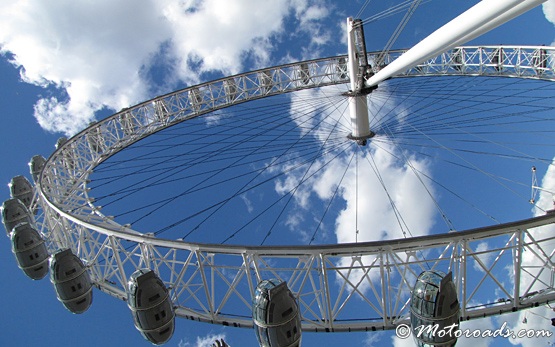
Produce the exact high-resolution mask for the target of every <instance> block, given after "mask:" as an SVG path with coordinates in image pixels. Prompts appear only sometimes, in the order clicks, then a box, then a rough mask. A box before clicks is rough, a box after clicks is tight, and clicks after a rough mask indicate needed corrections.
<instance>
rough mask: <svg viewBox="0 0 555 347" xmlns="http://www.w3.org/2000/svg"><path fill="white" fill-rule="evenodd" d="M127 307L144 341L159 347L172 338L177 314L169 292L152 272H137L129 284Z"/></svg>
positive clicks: (146, 270)
mask: <svg viewBox="0 0 555 347" xmlns="http://www.w3.org/2000/svg"><path fill="white" fill-rule="evenodd" d="M127 305H128V306H129V308H130V309H131V312H132V313H133V320H134V322H135V327H136V328H137V330H139V332H140V333H141V334H142V335H143V337H144V338H145V339H147V340H148V341H150V342H152V343H153V344H156V345H161V344H163V343H166V342H167V341H168V340H169V339H170V338H171V337H172V335H173V331H174V327H175V313H174V311H173V304H172V301H171V299H170V295H169V292H168V289H167V288H166V286H165V285H164V283H163V282H162V280H161V279H160V278H159V277H158V276H157V275H156V274H155V273H154V271H152V270H149V269H139V270H137V271H135V272H134V273H133V274H132V275H131V278H130V279H129V282H128V284H127Z"/></svg>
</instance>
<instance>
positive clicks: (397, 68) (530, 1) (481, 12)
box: [366, 0, 546, 87]
mask: <svg viewBox="0 0 555 347" xmlns="http://www.w3.org/2000/svg"><path fill="white" fill-rule="evenodd" d="M545 1H546V0H503V1H499V0H482V1H480V2H479V3H478V4H476V5H475V6H473V7H472V8H470V9H469V10H467V11H466V12H464V13H463V14H461V15H460V16H458V17H457V18H455V19H453V20H452V21H450V22H449V23H447V24H445V25H444V26H442V27H441V28H439V29H438V30H436V31H435V32H433V33H432V34H431V35H429V36H428V37H426V38H425V39H424V40H422V41H420V42H419V43H418V44H416V45H415V46H414V47H412V48H411V49H410V50H408V51H407V52H406V53H405V54H403V55H402V56H401V57H399V58H398V59H396V60H395V61H393V62H392V63H391V64H389V65H388V66H386V67H385V68H383V69H382V70H380V71H379V72H377V73H376V74H375V75H374V76H372V77H370V78H369V79H368V80H367V81H366V85H367V86H368V87H373V86H376V85H378V84H379V83H380V82H382V81H384V80H386V79H388V78H390V77H392V76H395V75H397V74H399V73H402V72H404V71H406V70H408V69H411V68H413V67H414V66H416V65H418V64H420V63H421V62H423V61H425V60H427V59H430V58H432V57H435V56H437V55H439V54H441V53H443V52H446V51H448V50H450V49H452V48H453V47H456V46H458V45H460V44H463V43H465V42H468V41H470V40H472V39H473V38H475V37H478V36H479V35H482V34H484V33H485V32H487V31H489V30H491V29H493V28H495V27H497V26H499V25H501V24H503V23H505V22H507V21H508V20H510V19H512V18H514V17H516V16H518V15H520V14H522V13H524V12H526V11H528V10H530V9H532V8H534V7H536V6H538V5H539V4H541V3H543V2H545Z"/></svg>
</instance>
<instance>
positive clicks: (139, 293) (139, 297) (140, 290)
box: [136, 289, 143, 307]
mask: <svg viewBox="0 0 555 347" xmlns="http://www.w3.org/2000/svg"><path fill="white" fill-rule="evenodd" d="M142 293H143V290H142V289H139V290H137V296H136V298H137V307H141V294H142Z"/></svg>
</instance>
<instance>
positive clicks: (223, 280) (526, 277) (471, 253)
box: [34, 46, 555, 331]
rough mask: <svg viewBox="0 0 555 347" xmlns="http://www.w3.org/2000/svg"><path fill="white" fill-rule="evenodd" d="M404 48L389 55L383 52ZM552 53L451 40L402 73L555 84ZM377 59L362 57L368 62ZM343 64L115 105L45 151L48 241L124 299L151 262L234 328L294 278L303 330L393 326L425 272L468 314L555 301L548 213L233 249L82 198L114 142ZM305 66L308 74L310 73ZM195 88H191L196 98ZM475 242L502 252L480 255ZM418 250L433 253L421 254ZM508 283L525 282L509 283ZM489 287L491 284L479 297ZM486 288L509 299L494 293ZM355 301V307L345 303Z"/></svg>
mask: <svg viewBox="0 0 555 347" xmlns="http://www.w3.org/2000/svg"><path fill="white" fill-rule="evenodd" d="M402 53H403V51H392V52H390V54H389V55H388V56H387V57H386V60H387V61H390V60H394V59H395V58H396V57H398V56H399V55H401V54H402ZM539 53H541V54H539ZM554 53H555V48H554V47H500V46H487V47H459V48H457V49H455V50H454V51H451V52H445V53H442V54H441V55H439V56H438V57H434V58H433V59H430V60H428V61H426V62H424V63H422V64H420V65H418V66H416V67H414V68H412V69H409V70H407V71H404V72H403V73H402V75H401V76H400V77H411V76H442V75H463V76H464V75H472V76H474V75H479V76H510V77H520V78H530V79H545V80H550V81H555V71H554V70H553V64H551V63H546V61H549V62H551V61H552V59H553V57H554V55H555V54H554ZM377 54H379V52H376V53H369V57H370V58H373V57H375V56H376V55H377ZM455 57H457V59H455ZM500 57H501V58H500ZM344 65H345V57H333V58H327V59H319V60H312V61H305V62H299V63H295V64H288V65H282V66H278V67H273V68H267V69H264V72H263V74H264V76H266V77H267V78H266V79H264V81H262V80H261V79H260V78H259V76H260V74H261V73H262V71H255V72H252V73H246V74H241V75H237V76H232V77H228V78H226V79H221V80H218V81H213V82H209V83H204V84H201V85H198V86H195V87H192V88H188V89H184V90H180V91H177V92H174V93H171V94H168V95H164V96H161V97H158V98H156V99H154V100H151V101H148V102H145V103H142V104H140V105H137V106H134V107H131V108H129V109H126V110H122V111H121V112H119V113H117V114H115V115H114V116H112V117H109V118H107V119H105V120H103V121H100V122H99V123H97V124H95V125H94V127H90V128H88V129H86V130H84V131H83V132H81V133H79V134H77V135H76V136H74V137H73V138H71V139H70V140H69V141H68V142H66V143H65V144H64V145H62V146H61V147H60V148H59V149H57V150H56V152H55V153H54V154H53V155H52V156H51V157H50V158H49V159H48V161H47V163H46V165H45V167H44V170H43V172H42V174H41V176H40V178H39V182H38V187H37V188H38V189H36V191H37V199H35V200H34V204H38V205H39V206H40V209H39V214H38V215H37V220H38V222H39V225H40V229H41V232H42V233H43V234H44V235H45V237H46V240H47V243H48V247H49V249H50V250H51V251H54V250H56V249H58V248H61V247H69V248H71V249H72V250H73V251H74V252H75V253H76V254H78V255H79V257H80V258H81V259H82V260H83V261H84V263H85V264H86V265H87V266H88V269H89V271H90V273H91V278H92V280H93V281H94V283H95V285H96V286H97V288H99V289H100V290H102V291H104V292H106V293H108V294H110V295H112V296H115V297H118V298H121V299H123V298H125V296H126V294H125V284H126V282H127V279H128V277H129V276H130V274H131V273H133V272H134V271H135V270H136V269H137V268H140V267H144V266H149V267H151V268H152V269H155V271H156V272H157V273H158V275H159V276H160V277H161V278H162V279H163V281H164V282H165V284H166V285H167V286H168V287H169V288H171V297H172V301H173V303H174V305H175V306H176V307H177V309H176V314H177V315H178V316H180V317H184V318H187V319H195V320H200V321H207V322H212V323H218V324H228V325H232V326H240V327H251V326H252V322H251V319H250V312H251V308H250V303H251V302H252V294H253V290H254V289H253V287H254V284H255V283H258V281H259V280H260V279H262V278H267V277H277V278H280V279H282V280H286V281H287V282H288V283H290V284H291V289H292V291H293V292H294V293H295V295H296V296H297V298H298V300H299V305H300V309H301V314H302V317H303V329H305V330H312V331H349V330H382V329H391V328H394V327H395V326H396V324H398V323H399V322H401V321H404V320H405V319H406V317H407V315H408V306H407V302H408V298H409V295H408V294H409V292H410V289H411V286H412V284H413V280H414V278H415V277H416V276H417V275H418V274H419V273H420V272H421V271H422V270H424V269H428V268H442V269H445V268H448V269H453V270H454V271H453V273H454V280H455V283H456V284H457V286H458V290H459V293H461V295H462V297H461V300H460V301H461V303H463V305H462V306H463V307H462V312H463V319H471V318H477V317H482V316H487V315H493V314H499V313H502V312H510V311H515V310H520V309H525V308H528V307H531V306H534V305H538V304H542V303H545V302H548V301H551V300H555V291H554V289H553V288H554V287H555V284H554V283H553V274H554V271H555V270H554V269H555V255H553V253H552V252H550V249H549V247H552V246H551V244H552V243H553V241H554V239H555V237H554V236H552V235H550V234H538V233H537V232H536V231H535V229H534V228H537V227H540V226H542V225H546V224H551V223H554V222H555V214H548V215H546V216H542V217H538V218H535V219H530V220H525V221H521V222H518V223H512V224H507V225H500V226H495V227H489V228H481V229H477V230H470V231H466V232H458V233H449V234H445V235H434V236H427V237H420V238H410V239H403V240H396V241H394V242H391V241H383V242H375V243H358V244H342V245H323V246H302V247H299V246H296V247H291V246H280V247H278V246H276V247H253V246H227V245H215V244H193V243H186V242H183V241H180V240H168V239H159V238H156V237H154V236H152V235H142V234H140V233H138V232H136V231H134V230H132V229H131V228H130V227H128V226H123V225H120V224H118V222H117V221H115V220H113V219H111V218H109V217H107V216H105V215H103V214H102V212H101V208H100V207H99V206H96V205H95V204H94V198H93V197H91V196H89V193H88V189H87V180H88V177H89V175H90V174H91V173H92V172H93V170H94V169H95V167H96V166H97V165H99V164H100V163H101V162H102V161H103V160H105V159H106V158H108V157H110V156H112V155H114V154H116V153H117V152H118V151H119V150H121V148H123V147H125V146H128V145H129V144H132V143H134V142H136V141H138V140H140V139H142V138H144V137H146V136H148V135H149V134H151V133H154V132H156V131H159V130H161V129H163V128H166V127H169V126H171V125H173V124H176V123H178V122H182V121H186V120H187V119H190V118H192V117H196V116H198V115H201V114H206V113H208V112H213V111H215V110H218V109H221V108H224V107H227V106H230V105H233V104H237V103H241V102H246V101H249V100H253V99H258V98H262V97H265V96H269V95H276V94H282V93H286V92H293V91H297V90H302V89H306V88H317V87H321V86H326V85H332V84H346V83H349V79H348V76H347V75H346V74H345V72H346V71H345V69H344ZM301 72H304V74H303V73H301ZM306 72H310V76H309V78H307V76H306ZM230 86H233V87H232V88H231V87H230ZM193 88H194V90H195V93H190V91H191V90H193ZM230 93H232V95H231V94H230ZM199 95H202V97H197V96H199ZM190 97H193V99H189V98H190ZM91 135H94V136H96V144H97V146H95V147H96V148H92V146H90V145H89V142H88V138H90V136H91ZM480 242H488V244H491V245H493V244H495V245H499V246H498V247H496V248H493V249H489V250H487V251H482V252H478V251H477V249H478V244H479V243H480ZM523 252H530V254H534V255H536V258H537V261H538V262H539V263H540V264H543V266H530V265H528V264H523V262H522V254H524V253H523ZM422 254H427V257H426V259H424V258H423V257H422ZM484 256H487V257H489V258H490V259H501V260H502V261H504V262H505V264H509V265H510V266H513V270H514V273H513V274H514V276H515V281H514V283H513V282H511V283H505V282H504V281H503V279H504V278H503V277H502V276H505V273H506V272H505V267H503V270H502V271H501V270H499V271H497V270H498V268H497V267H496V266H498V264H500V263H499V262H498V261H497V260H496V261H495V262H494V263H493V264H488V265H486V264H484V263H483V262H480V259H481V257H484ZM475 263H477V264H480V266H481V267H483V268H484V271H483V272H481V273H480V275H479V277H476V271H475V270H474V269H473V267H474V264H475ZM344 264H350V265H344ZM505 264H504V265H505ZM511 264H512V265H511ZM519 264H520V266H519ZM361 275H363V276H361ZM545 275H551V277H550V278H551V280H545V278H544V277H546V276H545ZM547 277H549V276H547ZM515 283H521V284H523V283H526V284H527V286H526V287H524V286H523V285H521V286H520V287H519V288H516V287H515ZM486 284H487V285H488V291H487V293H484V288H485V286H486ZM492 286H493V287H495V288H496V290H495V291H496V292H499V293H503V296H504V297H502V298H498V297H494V296H493V295H494V294H492V293H494V292H495V291H494V290H492V289H491V288H492ZM383 293H388V295H387V296H385V295H383ZM480 294H484V295H486V296H487V298H486V299H487V300H489V301H483V300H484V299H483V298H480V302H489V303H490V304H489V305H486V304H484V305H481V306H472V305H471V303H472V302H473V301H475V299H476V298H477V295H480ZM488 295H489V296H488ZM353 307H356V309H355V310H353V309H350V308H353ZM353 312H356V313H354V314H353ZM357 314H358V315H357Z"/></svg>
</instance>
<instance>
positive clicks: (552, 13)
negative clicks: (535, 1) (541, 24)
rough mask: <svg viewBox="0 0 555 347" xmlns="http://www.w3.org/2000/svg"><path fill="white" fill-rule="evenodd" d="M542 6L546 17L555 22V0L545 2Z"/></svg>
mask: <svg viewBox="0 0 555 347" xmlns="http://www.w3.org/2000/svg"><path fill="white" fill-rule="evenodd" d="M542 8H543V14H544V15H545V18H546V19H547V20H548V21H550V22H551V23H553V24H555V0H548V1H546V2H544V3H543V5H542Z"/></svg>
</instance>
